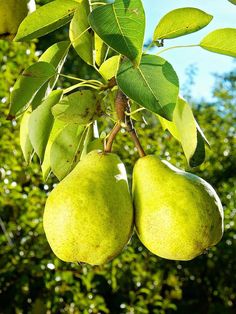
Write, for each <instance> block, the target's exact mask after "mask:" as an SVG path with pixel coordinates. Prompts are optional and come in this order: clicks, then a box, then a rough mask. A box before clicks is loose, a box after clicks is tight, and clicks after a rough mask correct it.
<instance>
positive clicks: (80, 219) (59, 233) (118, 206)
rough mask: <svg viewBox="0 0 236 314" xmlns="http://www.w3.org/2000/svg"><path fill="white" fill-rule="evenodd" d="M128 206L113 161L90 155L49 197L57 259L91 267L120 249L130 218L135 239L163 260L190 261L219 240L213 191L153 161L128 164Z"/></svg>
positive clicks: (48, 223) (121, 170)
mask: <svg viewBox="0 0 236 314" xmlns="http://www.w3.org/2000/svg"><path fill="white" fill-rule="evenodd" d="M133 204H134V210H133V205H132V201H131V197H130V193H129V188H128V183H127V176H126V171H125V167H124V164H123V163H122V162H121V160H120V159H119V157H118V156H117V155H115V154H111V153H102V152H98V151H92V152H90V153H89V154H88V155H86V156H85V157H84V159H82V160H81V161H80V162H79V163H78V165H77V166H76V167H75V169H74V170H73V171H72V172H71V173H70V174H69V175H68V176H67V177H66V178H65V179H63V180H62V182H61V183H59V184H58V186H57V187H56V188H55V189H54V190H53V191H52V192H51V194H50V195H49V198H48V200H47V203H46V208H45V212H44V229H45V232H46V236H47V239H48V241H49V244H50V245H51V247H52V249H53V251H54V253H55V254H56V255H57V256H58V257H59V258H60V259H62V260H64V261H70V262H73V261H80V262H86V263H89V264H92V265H97V264H103V263H105V262H107V261H109V260H111V259H112V258H113V257H115V256H117V255H118V254H119V253H120V252H121V251H122V249H123V248H124V246H125V245H126V244H127V242H128V240H129V238H130V236H131V234H132V230H133V220H134V221H135V227H136V231H137V234H138V236H139V238H140V240H141V242H142V243H143V244H144V245H145V246H146V247H147V248H148V249H149V250H150V251H151V252H153V253H154V254H156V255H158V256H161V257H163V258H167V259H173V260H191V259H193V258H194V257H196V256H197V255H199V254H202V253H203V252H204V251H205V250H206V249H207V248H209V247H211V246H213V245H215V244H216V243H217V242H218V241H219V240H220V239H221V237H222V232H223V209H222V206H221V203H220V200H219V198H218V196H217V195H216V192H215V191H214V189H213V188H212V187H211V186H210V185H209V184H208V183H207V182H206V181H204V180H202V179H201V178H199V177H197V176H195V175H192V174H190V173H186V172H184V171H180V170H178V169H177V168H175V167H173V166H172V165H170V164H169V163H167V162H162V161H160V160H159V159H158V158H157V157H155V156H146V157H143V158H140V159H139V160H138V161H137V163H136V165H135V167H134V172H133ZM133 211H134V215H133ZM133 216H134V217H133ZM133 218H134V219H133Z"/></svg>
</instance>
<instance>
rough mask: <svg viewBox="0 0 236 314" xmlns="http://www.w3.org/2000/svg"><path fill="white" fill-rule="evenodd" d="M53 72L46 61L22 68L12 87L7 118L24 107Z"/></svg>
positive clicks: (52, 67)
mask: <svg viewBox="0 0 236 314" xmlns="http://www.w3.org/2000/svg"><path fill="white" fill-rule="evenodd" d="M55 74H56V70H55V68H54V66H53V65H51V64H50V63H47V62H37V63H35V64H33V65H31V66H30V67H28V68H27V69H26V70H24V72H23V73H22V74H21V75H20V76H19V78H18V80H17V81H16V83H15V85H14V87H13V91H12V93H11V98H10V112H9V116H8V118H9V119H11V118H13V117H14V116H15V115H18V114H20V113H21V112H22V111H23V109H26V108H27V106H28V105H29V104H30V102H31V101H32V100H33V98H34V97H35V95H36V93H37V92H38V91H39V89H40V88H41V87H42V86H43V85H44V84H45V83H46V82H48V81H49V80H50V79H51V78H52V77H53V76H54V75H55Z"/></svg>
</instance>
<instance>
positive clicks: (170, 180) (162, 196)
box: [133, 155, 223, 261]
mask: <svg viewBox="0 0 236 314" xmlns="http://www.w3.org/2000/svg"><path fill="white" fill-rule="evenodd" d="M133 201H134V207H135V227H136V231H137V234H138V236H139V238H140V240H141V242H142V243H143V244H144V245H145V246H146V247H147V248H148V249H149V250H150V251H151V252H152V253H154V254H156V255H158V256H160V257H163V258H166V259H171V260H183V261H184V260H191V259H193V258H194V257H196V256H198V255H200V254H202V253H203V252H204V251H205V250H206V249H208V248H209V247H211V246H213V245H215V244H216V243H218V242H219V241H220V239H221V237H222V234H223V208H222V205H221V202H220V199H219V197H218V196H217V194H216V192H215V190H214V189H213V188H212V186H211V185H210V184H209V183H207V182H206V181H204V180H203V179H201V178H199V177H198V176H196V175H193V174H191V173H188V172H184V171H181V170H179V169H177V168H176V167H174V166H173V165H171V164H170V163H168V162H166V161H161V160H160V159H159V158H158V157H156V156H151V155H149V156H145V157H143V158H140V159H139V160H138V161H137V163H136V164H135V166H134V171H133Z"/></svg>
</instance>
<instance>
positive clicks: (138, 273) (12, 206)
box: [0, 1, 236, 314]
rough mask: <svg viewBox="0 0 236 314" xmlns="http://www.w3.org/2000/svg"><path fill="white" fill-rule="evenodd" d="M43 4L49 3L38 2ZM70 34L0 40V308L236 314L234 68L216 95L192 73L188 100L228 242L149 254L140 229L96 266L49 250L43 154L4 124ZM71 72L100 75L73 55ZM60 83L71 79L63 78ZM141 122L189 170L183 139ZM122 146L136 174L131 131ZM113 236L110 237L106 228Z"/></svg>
mask: <svg viewBox="0 0 236 314" xmlns="http://www.w3.org/2000/svg"><path fill="white" fill-rule="evenodd" d="M38 2H39V3H45V2H48V1H38ZM66 37H67V28H64V29H63V31H58V32H55V33H53V34H51V35H50V36H46V37H44V38H42V39H41V40H40V42H35V43H30V44H22V43H20V44H19V43H10V42H5V41H0V62H1V64H0V65H1V72H0V100H1V103H0V314H8V313H19V314H20V313H32V314H40V313H42V314H43V313H84V314H87V313H111V314H128V313H129V314H132V313H135V314H136V313H137V314H139V313H140V314H141V313H147V314H148V313H156V314H159V313H160V314H162V313H180V314H182V313H187V314H188V313H193V314H195V313H196V314H200V313H204V314H205V313H206V314H208V313H212V314H217V313H219V314H233V313H234V314H235V313H236V226H235V223H236V201H235V200H236V184H235V182H236V171H235V169H236V166H235V165H236V69H232V71H231V72H230V73H225V75H221V76H217V75H216V76H215V88H214V91H213V96H214V98H213V99H214V101H212V102H211V103H207V102H205V103H204V102H201V103H198V102H194V101H193V100H192V98H191V84H192V83H193V81H194V71H191V69H190V71H188V72H189V83H187V85H186V86H185V97H187V98H188V100H189V101H190V103H191V105H192V107H193V108H194V112H195V116H196V118H197V120H198V122H199V124H200V125H201V127H202V129H203V131H204V132H205V135H206V136H207V138H208V140H209V141H210V144H211V150H210V149H207V156H206V161H205V163H204V164H203V165H202V166H200V167H199V168H195V169H191V171H192V172H194V173H196V174H198V175H200V176H201V177H203V178H204V179H206V180H207V181H208V182H210V183H211V184H212V185H213V186H214V187H215V188H216V190H217V192H218V194H219V196H220V198H221V200H222V203H223V205H224V210H225V233H224V237H223V239H222V241H221V242H220V243H219V244H218V245H217V247H214V248H213V249H211V250H210V251H209V252H208V253H206V254H204V255H202V256H200V257H198V258H196V259H195V260H193V261H191V262H175V261H168V260H164V259H161V258H158V257H156V256H154V255H153V254H151V253H150V252H148V251H147V250H146V249H145V248H144V247H143V245H142V244H141V243H140V242H139V240H138V239H137V237H136V236H135V235H134V236H133V238H132V240H131V241H130V243H129V244H128V245H127V247H126V249H125V250H124V251H123V253H122V254H121V255H120V256H119V257H117V258H116V259H114V260H113V261H112V262H111V263H109V264H107V265H104V266H99V267H92V266H88V265H85V264H73V263H63V262H61V261H60V260H58V259H57V258H56V257H55V255H54V254H53V253H52V252H51V249H50V247H49V245H48V243H47V241H46V238H45V235H44V232H43V228H42V215H43V209H44V204H45V200H46V197H47V193H48V192H49V191H50V190H51V189H52V188H53V184H54V183H55V182H57V181H56V179H55V178H51V179H50V180H49V181H48V182H46V183H45V182H43V179H42V176H41V170H40V167H39V162H38V160H37V159H35V160H34V163H33V165H31V166H30V167H29V166H27V165H26V163H25V162H24V160H23V156H22V153H21V150H20V146H19V123H18V121H12V122H10V121H6V114H7V112H8V97H9V90H10V87H11V86H12V85H13V83H14V81H15V80H16V78H17V76H18V75H19V73H20V72H21V71H22V70H23V69H24V68H25V67H27V66H28V65H30V64H32V63H33V62H34V61H35V60H36V59H37V55H39V54H40V51H44V50H45V49H46V48H47V47H48V46H50V45H51V44H52V43H54V42H57V41H59V40H63V39H65V38H66ZM64 73H67V74H74V75H79V76H80V77H86V76H88V75H94V74H93V73H92V72H91V69H89V68H87V67H86V66H85V65H84V64H83V63H82V61H81V60H80V59H79V58H78V57H77V55H76V54H75V53H74V52H73V51H71V53H70V57H69V59H68V61H67V63H66V64H65V67H64ZM60 84H63V85H67V84H69V83H68V82H66V81H64V80H61V81H60ZM147 121H148V124H147V125H145V124H144V123H140V122H137V123H136V128H137V130H138V133H139V135H140V139H141V142H142V144H143V146H144V148H145V150H146V152H147V153H148V154H157V155H159V156H161V157H162V158H163V159H167V160H169V161H170V162H171V163H173V164H174V165H176V166H177V167H180V168H183V169H187V170H189V169H188V168H187V165H186V161H185V158H184V156H183V153H182V149H181V147H180V145H179V144H178V143H177V142H176V141H175V140H174V139H173V138H172V137H171V136H170V135H169V134H168V133H164V132H163V130H162V128H161V126H160V124H159V123H158V121H157V120H156V118H153V117H151V116H148V117H147ZM114 150H115V151H116V152H117V153H118V154H119V155H120V157H121V158H122V160H123V161H124V163H125V165H126V166H127V171H128V173H129V178H130V177H131V173H132V167H133V165H134V162H135V160H137V158H138V156H137V152H136V151H135V150H134V149H133V144H132V143H131V142H130V140H129V138H128V137H127V135H126V134H121V135H120V136H119V137H118V138H117V141H116V145H115V146H114ZM108 236H109V234H108Z"/></svg>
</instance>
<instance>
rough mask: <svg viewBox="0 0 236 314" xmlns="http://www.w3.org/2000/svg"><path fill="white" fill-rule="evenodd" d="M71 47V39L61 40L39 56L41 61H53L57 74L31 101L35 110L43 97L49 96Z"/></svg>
mask: <svg viewBox="0 0 236 314" xmlns="http://www.w3.org/2000/svg"><path fill="white" fill-rule="evenodd" d="M69 48H70V42H69V41H61V42H58V43H55V44H53V45H52V46H50V47H49V48H48V49H47V50H46V51H45V52H44V53H43V54H42V55H41V57H40V58H39V61H44V62H48V63H51V64H52V65H53V66H54V67H55V69H56V73H57V74H56V75H55V76H53V77H52V78H51V80H50V81H49V82H46V83H45V84H44V85H43V86H42V87H41V88H40V90H39V91H38V92H37V94H36V95H35V96H34V99H33V100H32V102H31V106H32V108H33V110H34V109H35V108H37V107H38V105H39V104H40V103H41V101H42V99H43V98H45V97H47V95H49V94H50V92H51V91H52V89H53V88H54V86H55V84H56V82H57V79H58V73H60V72H61V69H62V67H63V64H64V62H65V59H66V56H67V54H68V51H69Z"/></svg>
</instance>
